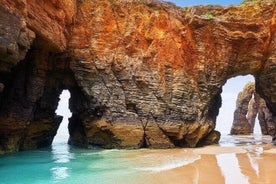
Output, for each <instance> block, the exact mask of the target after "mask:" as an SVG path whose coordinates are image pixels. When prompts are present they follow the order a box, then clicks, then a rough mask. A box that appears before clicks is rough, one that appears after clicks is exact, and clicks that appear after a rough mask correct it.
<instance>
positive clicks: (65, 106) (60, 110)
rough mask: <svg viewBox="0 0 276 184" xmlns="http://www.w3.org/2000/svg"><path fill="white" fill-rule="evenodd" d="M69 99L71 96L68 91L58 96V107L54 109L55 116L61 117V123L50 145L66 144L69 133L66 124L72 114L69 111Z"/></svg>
mask: <svg viewBox="0 0 276 184" xmlns="http://www.w3.org/2000/svg"><path fill="white" fill-rule="evenodd" d="M70 97H71V94H70V92H69V90H63V91H62V92H61V94H60V96H59V99H60V100H59V102H58V107H57V109H56V112H55V113H56V114H57V115H60V116H63V119H62V122H61V123H60V125H59V128H58V130H57V133H56V135H55V137H54V140H53V142H52V145H54V144H60V143H66V144H67V142H68V140H69V137H70V136H69V131H68V124H69V118H70V117H71V116H72V113H71V111H70V109H69V99H70Z"/></svg>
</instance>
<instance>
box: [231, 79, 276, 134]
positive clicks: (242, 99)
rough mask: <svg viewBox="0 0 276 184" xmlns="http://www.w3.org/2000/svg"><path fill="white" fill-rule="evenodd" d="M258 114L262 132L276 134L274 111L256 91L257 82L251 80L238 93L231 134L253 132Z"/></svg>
mask: <svg viewBox="0 0 276 184" xmlns="http://www.w3.org/2000/svg"><path fill="white" fill-rule="evenodd" d="M257 116H258V120H259V125H260V127H261V132H262V134H263V135H271V136H274V135H275V133H276V132H275V130H276V124H275V120H273V118H272V113H271V112H270V110H269V109H268V108H267V106H266V102H265V100H264V99H263V98H261V97H260V95H259V94H258V93H256V92H255V83H253V82H249V83H247V84H246V85H245V87H244V89H243V91H242V92H240V93H239V94H238V97H237V102H236V110H235V112H234V118H233V119H234V121H233V125H232V128H231V131H230V134H232V135H233V134H234V135H235V134H245V135H249V134H251V133H253V131H254V127H255V121H256V117H257Z"/></svg>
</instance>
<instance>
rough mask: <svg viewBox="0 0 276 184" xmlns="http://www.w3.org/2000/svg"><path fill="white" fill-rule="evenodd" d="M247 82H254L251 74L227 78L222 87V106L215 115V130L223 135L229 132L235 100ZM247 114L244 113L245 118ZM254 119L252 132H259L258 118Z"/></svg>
mask: <svg viewBox="0 0 276 184" xmlns="http://www.w3.org/2000/svg"><path fill="white" fill-rule="evenodd" d="M249 82H254V83H255V78H254V77H253V76H252V75H246V76H238V77H234V78H231V79H228V80H227V82H226V83H225V85H224V86H223V88H222V93H221V98H222V106H221V108H220V110H219V115H218V117H217V121H216V130H218V131H219V132H221V133H222V134H224V135H227V134H229V133H230V131H231V128H232V125H233V121H234V112H235V110H236V101H237V97H238V94H239V93H240V92H241V91H243V89H244V87H245V85H246V84H248V83H249ZM252 98H254V95H252ZM235 113H236V112H235ZM247 116H248V114H246V118H247ZM255 120H256V121H255V126H253V127H254V131H253V133H256V134H260V133H261V128H260V125H259V121H258V118H257V117H256V119H255Z"/></svg>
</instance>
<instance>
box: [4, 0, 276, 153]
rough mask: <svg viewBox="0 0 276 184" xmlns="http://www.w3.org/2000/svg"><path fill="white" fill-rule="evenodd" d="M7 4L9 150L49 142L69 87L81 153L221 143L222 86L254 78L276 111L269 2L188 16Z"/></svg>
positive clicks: (50, 0)
mask: <svg viewBox="0 0 276 184" xmlns="http://www.w3.org/2000/svg"><path fill="white" fill-rule="evenodd" d="M0 5H1V8H0V12H1V15H5V16H0V27H1V29H0V30H1V31H0V40H1V42H0V56H1V57H0V83H2V84H3V85H4V90H3V92H2V93H1V92H0V150H2V151H3V152H13V151H18V150H26V149H33V148H37V147H41V146H49V145H50V144H51V141H52V139H53V136H54V135H55V133H56V130H57V128H58V126H59V122H60V120H61V118H60V117H58V116H56V115H55V113H54V111H55V109H56V106H57V102H58V96H59V94H60V93H61V91H62V90H63V89H69V91H70V93H71V99H70V110H71V111H72V114H73V115H72V117H71V118H70V123H69V132H70V140H69V143H70V144H74V145H79V146H84V147H90V146H97V147H98V146H99V147H103V148H141V147H148V148H171V147H176V146H177V147H178V146H179V147H195V146H197V145H202V144H207V143H208V144H209V143H214V142H217V141H218V139H219V133H218V132H216V131H214V129H215V122H216V116H217V115H218V112H219V108H220V106H221V97H220V93H221V88H222V86H223V84H224V83H225V82H226V80H227V79H228V78H230V77H233V76H238V75H245V74H252V75H254V76H255V77H256V90H257V92H258V93H259V94H260V95H261V96H262V97H264V99H265V101H266V103H267V104H268V108H269V109H270V110H272V109H273V108H274V109H275V107H276V101H275V99H276V94H275V93H274V91H275V90H273V89H274V85H272V84H276V81H275V80H276V77H274V75H276V72H275V70H274V68H275V67H274V64H275V63H276V57H275V53H276V52H275V49H276V45H275V44H276V36H275V32H276V24H275V22H276V10H275V1H274V0H270V1H269V0H268V1H262V2H254V3H245V4H242V5H240V6H237V7H234V6H230V7H221V6H205V7H204V6H198V7H191V8H180V7H176V6H175V5H173V4H170V3H161V2H158V1H153V0H145V1H136V0H130V1H122V0H120V1H111V0H84V1H75V0H60V1H57V0H47V1H46V0H41V1H36V0H15V1H14V0H13V1H12V0H2V1H1V2H0ZM12 21H13V22H12ZM19 23H20V24H19ZM2 40H4V41H2ZM22 40H23V41H22ZM268 81H269V82H268ZM271 112H272V119H273V117H274V116H273V115H274V114H276V112H274V111H273V110H272V111H271Z"/></svg>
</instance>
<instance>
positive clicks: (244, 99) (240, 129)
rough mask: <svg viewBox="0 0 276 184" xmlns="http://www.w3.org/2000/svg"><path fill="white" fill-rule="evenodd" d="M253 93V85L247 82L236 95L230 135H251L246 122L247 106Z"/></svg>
mask: <svg viewBox="0 0 276 184" xmlns="http://www.w3.org/2000/svg"><path fill="white" fill-rule="evenodd" d="M254 91H255V84H254V83H253V82H249V83H247V84H246V86H245V87H244V88H243V91H241V92H240V93H239V95H238V98H237V101H236V110H235V112H234V120H233V124H232V128H231V132H230V134H232V135H235V134H250V133H251V129H252V128H251V124H250V123H249V122H248V120H247V117H246V115H247V112H248V104H249V101H250V100H251V99H252V95H253V93H254Z"/></svg>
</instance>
